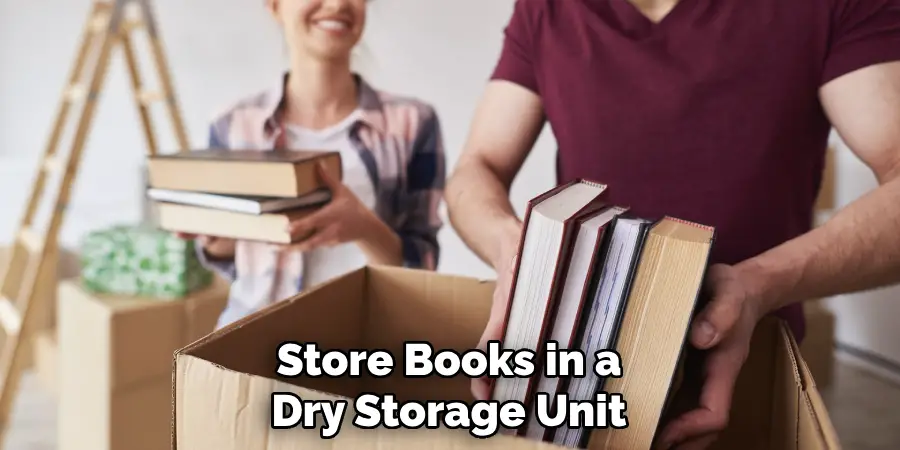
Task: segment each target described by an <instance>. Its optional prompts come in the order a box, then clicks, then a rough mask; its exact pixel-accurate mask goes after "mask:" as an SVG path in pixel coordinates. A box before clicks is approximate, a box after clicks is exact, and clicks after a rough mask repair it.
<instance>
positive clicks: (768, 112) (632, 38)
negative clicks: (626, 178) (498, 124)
mask: <svg viewBox="0 0 900 450" xmlns="http://www.w3.org/2000/svg"><path fill="white" fill-rule="evenodd" d="M599 3H600V2H593V3H592V2H588V1H577V0H576V1H573V2H557V4H568V5H569V6H559V7H556V8H551V10H550V11H548V13H547V14H545V15H544V16H543V17H542V18H541V19H540V21H539V24H538V26H537V33H536V35H535V38H536V43H537V44H536V46H537V51H536V54H535V59H536V61H535V62H536V64H535V65H536V72H537V74H536V75H537V79H538V85H539V89H540V94H541V97H542V99H543V100H544V104H545V110H546V113H547V115H548V118H549V120H550V122H551V124H552V125H553V127H554V129H558V128H560V127H563V128H568V127H578V128H582V127H600V128H601V129H602V128H603V127H609V128H610V130H616V131H618V132H622V131H627V130H629V128H630V127H631V126H636V127H637V126H639V128H640V130H642V132H644V133H646V131H647V129H648V128H650V129H657V130H665V129H666V128H668V127H690V126H698V127H710V126H718V125H719V124H721V123H723V122H724V123H727V122H738V123H747V122H748V121H751V122H752V121H755V120H768V121H770V122H772V123H778V122H781V121H784V120H787V119H788V118H791V117H797V116H799V115H804V114H805V115H809V114H812V113H814V110H815V109H816V108H817V107H818V104H817V102H818V100H817V93H818V88H819V86H820V80H821V76H822V67H823V63H824V59H825V56H826V52H827V46H828V25H827V24H828V11H827V10H825V11H816V10H815V8H813V6H815V5H814V3H816V0H797V1H793V2H778V1H776V0H758V1H753V2H746V1H738V0H721V1H713V0H681V3H679V4H678V5H676V7H675V8H674V9H673V10H672V11H671V12H670V13H669V14H668V15H667V16H666V17H665V18H664V19H663V20H662V21H661V22H660V23H657V24H653V23H652V22H650V21H648V20H646V18H645V17H643V16H641V15H640V13H639V12H637V10H636V9H634V8H633V7H632V6H631V5H630V4H627V2H626V1H625V0H610V1H609V2H603V3H606V4H607V7H588V6H585V5H588V4H591V5H596V4H599ZM785 3H788V4H789V6H785ZM573 5H575V6H573ZM579 5H580V6H579ZM628 8H631V10H629V9H628Z"/></svg>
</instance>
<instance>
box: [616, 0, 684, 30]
mask: <svg viewBox="0 0 900 450" xmlns="http://www.w3.org/2000/svg"><path fill="white" fill-rule="evenodd" d="M606 1H608V4H609V8H610V9H611V10H612V12H613V13H614V14H615V15H616V16H617V17H618V18H619V22H620V23H621V24H622V25H623V26H624V27H625V28H626V29H627V31H628V32H629V34H632V35H634V36H636V37H640V38H643V37H649V36H653V35H655V34H657V33H661V32H663V31H664V30H665V29H666V28H667V27H670V26H672V24H673V23H676V22H677V21H678V20H679V19H681V18H682V17H684V16H685V13H686V12H688V11H689V10H690V9H691V8H692V7H694V4H695V2H696V1H698V0H678V2H677V3H675V6H673V7H672V9H671V10H669V12H668V13H667V14H666V15H665V16H663V17H662V18H661V19H660V20H659V21H658V22H654V21H653V20H652V19H650V18H649V17H647V15H646V14H644V12H643V11H641V10H640V9H639V8H638V7H637V6H636V5H635V4H634V3H631V2H630V1H629V0H606Z"/></svg>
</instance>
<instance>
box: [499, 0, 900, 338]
mask: <svg viewBox="0 0 900 450" xmlns="http://www.w3.org/2000/svg"><path fill="white" fill-rule="evenodd" d="M505 36H506V38H505V43H504V47H503V52H502V54H501V57H500V61H499V63H498V65H497V67H496V70H495V72H494V74H493V79H501V80H507V81H511V82H514V83H517V84H519V85H521V86H524V87H525V88H528V89H530V90H532V91H534V92H536V93H537V94H539V95H540V97H541V98H542V100H543V105H544V112H545V114H546V117H547V120H548V122H549V124H550V126H551V128H552V130H553V133H554V135H555V137H556V140H557V143H558V146H559V154H558V167H557V176H558V180H557V181H558V182H560V183H563V182H566V181H569V180H571V179H574V178H588V179H593V180H596V181H599V182H603V183H607V184H608V185H609V191H608V193H609V194H608V195H609V196H610V199H611V201H614V202H615V203H617V204H620V205H623V206H630V207H631V208H632V212H634V213H635V214H638V215H640V216H643V217H646V218H648V219H655V218H659V217H660V216H662V215H672V216H675V217H679V218H682V219H686V220H692V221H696V222H699V223H703V224H706V225H712V226H715V227H716V229H717V237H716V242H715V244H714V246H713V255H712V259H713V261H712V262H716V263H719V262H720V263H728V264H734V263H738V262H740V261H742V260H744V259H747V258H750V257H752V256H755V255H757V254H759V253H761V252H764V251H766V250H768V249H770V248H772V247H775V246H778V245H779V244H781V243H783V242H785V241H788V240H790V239H792V238H794V237H796V236H798V235H800V234H803V233H805V232H806V231H808V230H809V229H810V227H811V223H812V221H813V215H812V211H813V205H814V202H815V199H816V196H817V193H818V189H819V184H820V179H821V174H822V170H823V161H824V154H825V149H826V146H827V139H828V135H829V131H830V129H831V125H830V124H829V121H828V119H827V117H826V116H825V114H824V112H823V110H822V106H821V104H820V103H819V98H818V93H819V88H820V87H821V86H822V85H823V84H824V83H826V82H828V81H830V80H832V79H834V78H836V77H839V76H841V75H843V74H846V73H848V72H851V71H853V70H856V69H860V68H862V67H865V66H868V65H872V64H876V63H882V62H887V61H893V60H900V0H790V1H784V0H750V1H747V0H681V1H680V2H679V3H678V4H677V5H676V6H675V8H674V9H673V10H672V11H671V13H669V15H667V16H666V17H665V18H664V19H663V20H662V21H661V22H659V23H658V24H654V23H653V22H652V21H650V20H649V19H647V18H646V17H645V16H644V15H642V14H641V12H640V11H639V10H637V9H636V8H635V7H634V6H633V5H632V4H631V3H629V2H628V1H627V0H518V1H517V3H516V7H515V12H514V14H513V17H512V19H511V20H510V22H509V25H508V26H507V28H506V35H505ZM779 314H780V315H781V316H782V317H784V318H785V319H787V320H788V321H789V322H790V324H791V326H792V328H793V330H794V332H795V333H796V334H797V336H798V338H802V336H803V334H804V321H803V314H802V308H801V307H800V306H799V305H795V306H791V307H789V308H787V309H785V310H783V311H779Z"/></svg>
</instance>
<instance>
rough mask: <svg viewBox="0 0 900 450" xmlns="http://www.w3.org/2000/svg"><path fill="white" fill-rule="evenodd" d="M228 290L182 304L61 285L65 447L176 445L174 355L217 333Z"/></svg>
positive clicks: (218, 288)
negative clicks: (173, 429)
mask: <svg viewBox="0 0 900 450" xmlns="http://www.w3.org/2000/svg"><path fill="white" fill-rule="evenodd" d="M227 295H228V285H227V283H225V282H224V281H222V280H221V279H216V280H215V281H214V283H213V285H212V286H211V287H210V288H208V289H205V290H203V291H198V292H196V293H194V294H193V295H190V296H188V297H186V298H185V299H183V300H177V301H160V300H154V299H142V298H127V297H117V296H111V295H97V294H92V293H90V292H88V291H86V290H84V289H83V288H82V287H81V286H80V284H79V282H78V280H77V279H71V280H66V281H63V282H61V283H60V285H59V335H58V340H59V359H58V362H59V369H58V370H59V373H60V374H61V376H60V378H59V380H60V381H59V421H58V423H59V433H58V436H59V443H60V447H59V448H60V449H61V450H119V449H122V450H126V449H127V450H136V449H147V450H157V449H160V448H166V447H167V446H168V445H169V442H170V428H171V427H170V418H171V392H172V376H171V372H172V354H173V353H174V352H175V351H176V350H177V349H178V348H180V347H183V346H185V345H187V344H189V343H190V342H192V341H194V340H196V339H197V338H199V337H201V336H202V335H204V334H207V333H209V332H211V331H212V330H213V328H214V326H215V321H216V319H217V318H218V315H219V313H220V312H221V310H222V308H223V307H224V306H225V302H226V299H227Z"/></svg>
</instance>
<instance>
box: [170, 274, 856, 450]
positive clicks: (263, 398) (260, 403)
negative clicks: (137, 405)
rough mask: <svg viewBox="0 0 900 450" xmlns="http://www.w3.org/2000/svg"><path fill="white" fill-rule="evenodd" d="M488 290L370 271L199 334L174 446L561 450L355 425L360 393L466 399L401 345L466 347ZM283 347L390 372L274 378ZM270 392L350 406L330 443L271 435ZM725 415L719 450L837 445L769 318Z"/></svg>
mask: <svg viewBox="0 0 900 450" xmlns="http://www.w3.org/2000/svg"><path fill="white" fill-rule="evenodd" d="M492 292H493V283H491V282H483V281H478V280H474V279H470V278H461V277H452V276H443V275H439V274H435V273H430V272H422V271H415V270H406V269H395V268H375V267H368V268H364V269H360V270H358V271H355V272H352V273H350V274H348V275H346V276H342V277H340V278H336V279H334V280H333V281H331V282H329V283H325V284H323V285H320V286H319V287H317V288H315V289H312V290H310V291H309V292H307V293H305V294H303V295H300V296H297V297H294V298H292V299H290V300H286V301H284V302H279V303H277V304H275V305H273V306H271V307H269V308H267V309H266V310H264V311H260V312H258V313H256V314H254V315H252V316H250V317H247V318H245V319H243V320H241V321H239V322H237V323H235V324H232V325H231V326H228V327H226V328H225V329H223V330H220V331H217V332H215V333H213V334H211V335H209V336H206V337H205V338H203V339H202V340H200V341H197V342H195V343H193V344H191V345H189V346H187V347H186V348H184V349H182V350H180V351H179V352H178V353H177V354H176V355H175V371H174V392H173V397H174V400H173V403H174V406H173V430H172V431H173V433H172V436H173V438H172V448H173V449H177V450H199V449H217V450H238V449H240V450H288V449H304V450H314V449H323V450H324V449H330V450H335V449H337V450H342V449H373V450H374V449H387V448H392V449H410V450H418V449H421V448H430V449H469V448H478V449H530V450H538V449H547V450H550V449H556V448H560V447H556V446H553V445H550V444H545V443H540V442H534V441H529V440H525V439H523V438H515V437H508V436H495V437H493V438H490V439H478V438H474V437H471V436H470V434H469V433H468V431H467V430H449V429H443V428H442V429H420V430H417V431H409V430H388V429H385V428H379V429H371V430H364V429H360V428H356V427H355V426H353V424H352V423H351V421H352V419H353V417H354V416H355V413H354V410H353V400H352V399H354V398H355V397H356V396H358V395H360V394H361V393H365V392H371V393H377V394H384V393H393V394H396V396H397V400H398V401H404V400H469V401H470V400H471V395H470V393H469V383H470V381H469V379H468V378H465V377H464V376H458V377H453V378H440V377H436V376H435V377H429V378H415V379H407V378H404V377H403V376H402V368H403V361H402V354H403V353H402V349H403V344H404V341H428V342H430V343H431V344H432V345H433V346H434V347H435V350H436V351H437V350H440V349H454V350H457V351H464V350H466V349H470V348H473V347H474V346H475V345H476V343H477V341H478V338H479V336H480V334H481V332H482V331H483V329H484V326H485V324H486V321H487V318H488V314H489V309H490V299H491V294H492ZM285 341H296V342H311V343H317V344H318V345H319V346H320V348H322V349H384V350H389V351H391V352H392V353H393V355H394V356H395V365H394V367H395V370H394V372H393V375H391V376H389V377H387V378H374V377H362V378H349V377H342V378H329V377H319V378H310V377H301V378H294V379H285V378H280V379H276V376H275V373H274V371H275V369H276V367H277V366H278V364H277V361H276V348H277V347H278V345H279V344H281V343H283V342H285ZM273 391H288V392H293V393H296V394H298V395H299V396H300V397H301V398H303V399H304V400H317V399H333V400H340V399H343V400H349V401H350V404H349V406H348V411H347V413H346V415H345V422H344V423H343V426H342V427H341V430H340V433H339V434H338V435H337V437H335V438H333V439H330V440H325V439H321V438H320V437H319V430H318V429H311V430H303V429H302V428H299V427H298V428H294V429H289V430H273V429H271V427H270V420H271V408H272V405H271V394H272V392H273ZM626 401H627V399H626ZM731 418H732V420H731V424H730V426H729V428H728V430H727V432H725V433H724V434H723V435H722V440H721V441H720V443H719V444H718V446H717V447H716V448H718V449H723V450H724V449H737V450H741V449H770V450H787V449H802V450H826V449H827V450H831V449H838V448H839V445H838V443H837V439H836V437H835V433H834V428H833V427H832V425H831V422H830V419H829V417H828V413H827V412H826V410H825V408H824V406H823V403H822V400H821V398H820V396H819V392H818V391H817V390H816V385H815V382H814V381H813V379H812V377H811V376H810V374H809V371H808V369H807V367H806V364H805V363H804V362H803V360H802V358H800V354H799V351H798V349H797V345H796V342H795V341H794V340H793V338H792V337H791V335H790V332H789V331H788V329H787V327H786V326H785V325H784V324H783V323H782V322H780V321H778V320H776V319H767V320H766V321H764V322H763V323H761V325H760V326H759V328H758V331H757V333H756V335H755V337H754V344H753V351H752V352H751V354H750V357H749V359H748V361H747V364H746V365H745V367H744V370H743V373H742V375H741V377H740V380H739V382H738V387H737V390H736V394H735V397H734V409H733V411H732V416H731ZM319 423H321V421H320V422H319Z"/></svg>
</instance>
